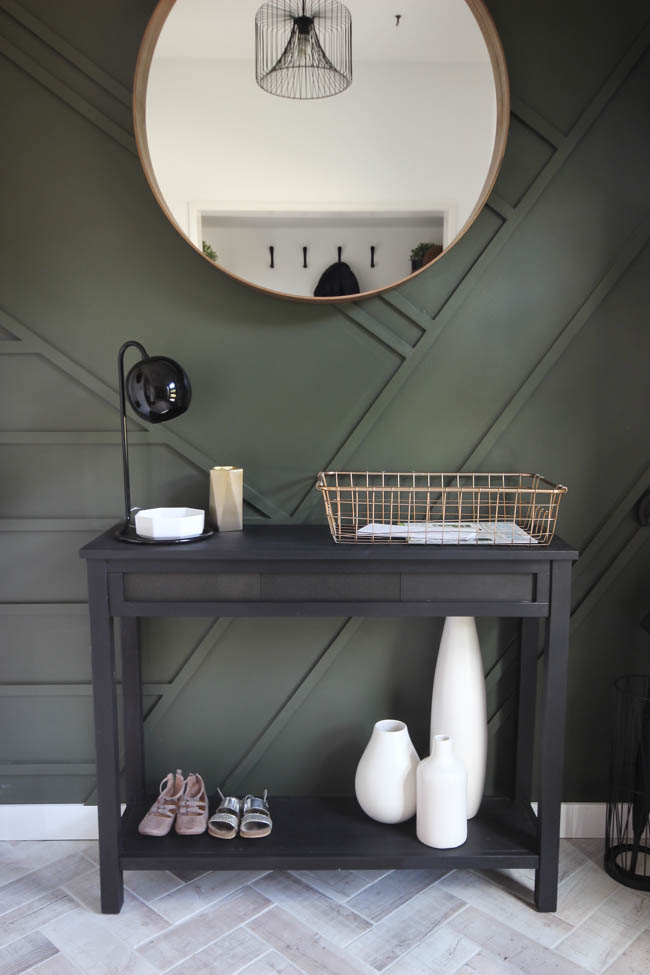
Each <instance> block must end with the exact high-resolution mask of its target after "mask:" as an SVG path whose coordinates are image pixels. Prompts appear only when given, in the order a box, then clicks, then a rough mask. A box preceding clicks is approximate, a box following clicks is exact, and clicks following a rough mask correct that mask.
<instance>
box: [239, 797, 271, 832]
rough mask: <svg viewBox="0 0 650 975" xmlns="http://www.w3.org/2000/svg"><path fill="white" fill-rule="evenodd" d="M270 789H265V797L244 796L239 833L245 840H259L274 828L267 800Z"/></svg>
mask: <svg viewBox="0 0 650 975" xmlns="http://www.w3.org/2000/svg"><path fill="white" fill-rule="evenodd" d="M267 795H268V789H265V790H264V797H263V798H262V799H259V798H258V797H257V796H246V797H245V798H244V805H243V815H242V820H241V825H240V827H239V835H240V836H241V837H243V839H245V840H257V839H261V838H262V837H263V836H268V835H269V833H270V832H271V830H272V829H273V821H272V819H271V813H270V812H269V804H268V802H267V801H266V797H267Z"/></svg>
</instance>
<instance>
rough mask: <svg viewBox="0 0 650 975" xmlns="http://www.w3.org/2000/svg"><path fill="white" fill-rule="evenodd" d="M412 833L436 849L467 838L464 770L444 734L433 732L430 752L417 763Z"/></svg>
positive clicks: (444, 847)
mask: <svg viewBox="0 0 650 975" xmlns="http://www.w3.org/2000/svg"><path fill="white" fill-rule="evenodd" d="M416 833H417V837H418V839H419V841H420V843H425V844H426V845H427V846H434V847H435V848H436V849H438V850H449V849H451V848H453V847H455V846H462V844H463V843H464V842H465V840H466V839H467V773H466V771H465V766H464V765H463V763H462V762H461V761H459V760H458V759H457V758H456V757H455V756H454V750H453V744H452V740H451V738H450V737H449V736H448V735H436V736H435V738H434V739H433V749H432V751H431V755H430V756H429V758H425V759H423V760H422V761H421V762H420V764H419V765H418V771H417V824H416Z"/></svg>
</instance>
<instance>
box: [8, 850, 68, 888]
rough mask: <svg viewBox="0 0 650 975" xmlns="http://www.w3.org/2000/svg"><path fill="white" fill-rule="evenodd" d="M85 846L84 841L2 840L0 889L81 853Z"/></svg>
mask: <svg viewBox="0 0 650 975" xmlns="http://www.w3.org/2000/svg"><path fill="white" fill-rule="evenodd" d="M86 845H87V844H86V842H85V841H84V840H56V841H54V840H49V841H46V840H21V841H20V842H16V841H13V842H9V841H8V840H3V841H1V842H0V887H2V886H3V885H4V884H8V883H10V882H11V881H12V880H17V879H18V878H19V877H24V876H25V874H27V873H32V871H34V870H39V869H40V868H41V867H46V866H47V865H48V864H50V863H54V862H55V861H56V860H61V859H63V857H66V856H69V855H70V854H71V853H83V852H84V849H85V847H86Z"/></svg>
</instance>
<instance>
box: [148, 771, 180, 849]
mask: <svg viewBox="0 0 650 975" xmlns="http://www.w3.org/2000/svg"><path fill="white" fill-rule="evenodd" d="M184 788H185V781H184V779H183V773H182V772H181V770H180V769H177V770H176V775H174V773H173V772H170V773H169V775H167V776H166V777H165V778H164V779H163V780H162V782H161V783H160V795H159V796H158V798H157V799H156V801H155V802H154V804H153V806H152V807H151V809H150V810H149V812H148V813H147V815H146V816H145V817H144V819H143V820H142V822H141V823H140V825H139V826H138V832H139V833H141V834H142V835H143V836H167V834H168V833H169V831H170V829H171V828H172V826H173V825H174V820H175V819H176V814H177V813H178V805H179V802H180V799H181V796H182V794H183V789H184Z"/></svg>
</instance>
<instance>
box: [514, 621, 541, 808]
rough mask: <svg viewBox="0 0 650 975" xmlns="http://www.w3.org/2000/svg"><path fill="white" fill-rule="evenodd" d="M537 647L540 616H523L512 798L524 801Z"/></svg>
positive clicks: (528, 793)
mask: <svg viewBox="0 0 650 975" xmlns="http://www.w3.org/2000/svg"><path fill="white" fill-rule="evenodd" d="M538 650H539V620H537V619H530V618H524V619H522V621H521V647H520V651H519V704H518V710H517V756H516V759H515V798H517V799H521V800H524V801H525V802H530V800H531V798H532V785H533V755H534V751H535V705H536V697H537V654H538Z"/></svg>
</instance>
